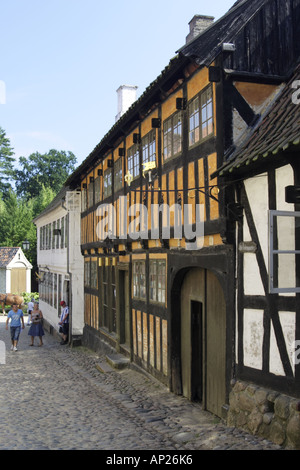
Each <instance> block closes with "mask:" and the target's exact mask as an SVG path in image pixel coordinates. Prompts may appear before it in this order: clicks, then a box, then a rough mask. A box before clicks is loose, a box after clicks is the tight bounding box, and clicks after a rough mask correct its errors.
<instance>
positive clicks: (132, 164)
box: [127, 144, 140, 179]
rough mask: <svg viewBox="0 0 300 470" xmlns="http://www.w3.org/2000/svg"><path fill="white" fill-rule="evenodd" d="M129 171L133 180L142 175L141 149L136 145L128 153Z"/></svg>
mask: <svg viewBox="0 0 300 470" xmlns="http://www.w3.org/2000/svg"><path fill="white" fill-rule="evenodd" d="M127 169H128V171H129V173H130V174H131V175H132V177H133V179H134V178H136V177H137V176H139V174H140V154H139V147H138V145H137V144H134V145H133V146H132V147H130V149H128V152H127Z"/></svg>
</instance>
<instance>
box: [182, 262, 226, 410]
mask: <svg viewBox="0 0 300 470" xmlns="http://www.w3.org/2000/svg"><path fill="white" fill-rule="evenodd" d="M178 314H179V315H177V316H178V319H177V328H179V331H180V333H179V334H178V345H179V350H180V352H179V353H178V360H179V362H180V368H179V370H180V381H181V392H182V394H183V395H184V396H186V397H187V398H188V399H189V400H192V401H194V400H195V401H200V402H202V404H203V408H204V409H206V410H208V411H210V412H212V413H214V414H216V415H217V416H222V406H223V405H224V404H225V403H226V303H225V298H224V293H223V289H222V286H221V284H220V282H219V280H218V278H217V276H216V275H215V274H214V273H213V272H211V271H210V270H207V269H203V268H191V269H189V270H185V272H184V275H183V277H182V283H181V288H180V312H179V311H178ZM175 323H176V320H175Z"/></svg>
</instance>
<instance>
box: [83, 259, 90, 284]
mask: <svg viewBox="0 0 300 470" xmlns="http://www.w3.org/2000/svg"><path fill="white" fill-rule="evenodd" d="M90 282H91V264H90V260H89V259H86V260H84V285H85V287H90Z"/></svg>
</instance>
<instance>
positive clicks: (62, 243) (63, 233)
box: [60, 217, 65, 248]
mask: <svg viewBox="0 0 300 470" xmlns="http://www.w3.org/2000/svg"><path fill="white" fill-rule="evenodd" d="M64 246H65V218H64V217H63V218H62V219H61V234H60V247H61V248H64Z"/></svg>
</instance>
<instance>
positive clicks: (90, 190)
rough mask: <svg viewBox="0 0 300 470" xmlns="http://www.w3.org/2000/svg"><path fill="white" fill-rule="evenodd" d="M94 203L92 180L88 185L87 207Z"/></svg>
mask: <svg viewBox="0 0 300 470" xmlns="http://www.w3.org/2000/svg"><path fill="white" fill-rule="evenodd" d="M93 205H94V181H91V182H90V184H89V185H88V207H92V206H93Z"/></svg>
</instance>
